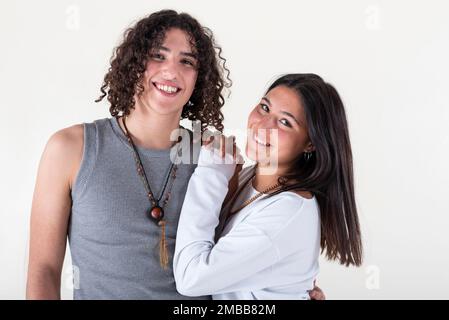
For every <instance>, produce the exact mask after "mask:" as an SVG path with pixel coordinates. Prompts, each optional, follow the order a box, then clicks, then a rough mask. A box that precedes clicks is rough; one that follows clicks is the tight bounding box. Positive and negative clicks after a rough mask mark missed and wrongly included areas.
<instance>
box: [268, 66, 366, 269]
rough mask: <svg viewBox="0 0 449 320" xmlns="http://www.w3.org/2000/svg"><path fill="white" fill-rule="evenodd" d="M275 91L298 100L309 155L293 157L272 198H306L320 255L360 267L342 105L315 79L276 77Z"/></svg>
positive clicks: (330, 89)
mask: <svg viewBox="0 0 449 320" xmlns="http://www.w3.org/2000/svg"><path fill="white" fill-rule="evenodd" d="M278 86H285V87H288V88H290V89H292V90H294V91H295V92H296V93H297V94H298V96H299V97H300V99H301V101H302V104H303V107H304V112H305V116H306V121H307V126H308V134H309V138H310V140H311V143H312V144H313V146H314V147H315V150H314V151H313V152H312V154H311V155H305V154H304V153H302V154H300V155H299V156H298V158H297V159H296V162H295V164H294V165H293V166H292V168H291V169H290V172H288V174H286V175H285V176H283V177H281V178H280V182H281V183H282V184H283V188H282V189H281V190H280V191H277V192H276V193H274V194H277V193H279V192H282V191H286V190H298V191H309V192H312V193H313V194H314V195H315V197H316V199H317V201H318V204H319V208H320V217H321V249H322V251H324V250H325V251H326V257H327V258H328V259H330V260H338V261H339V262H340V263H341V264H344V265H346V266H349V265H350V264H352V265H356V266H360V265H361V263H362V240H361V232H360V225H359V219H358V216H357V208H356V204H355V197H354V178H353V166H352V151H351V143H350V140H349V132H348V123H347V120H346V113H345V108H344V106H343V102H342V100H341V98H340V96H339V94H338V92H337V91H336V90H335V88H334V87H333V86H332V85H330V84H329V83H326V82H325V81H324V80H323V79H322V78H321V77H319V76H318V75H316V74H288V75H285V76H282V77H281V78H279V79H277V80H276V81H275V82H274V83H273V84H272V85H271V86H270V87H269V89H268V90H267V92H268V91H270V90H272V89H273V88H275V87H278ZM285 181H287V182H285ZM274 194H273V195H274Z"/></svg>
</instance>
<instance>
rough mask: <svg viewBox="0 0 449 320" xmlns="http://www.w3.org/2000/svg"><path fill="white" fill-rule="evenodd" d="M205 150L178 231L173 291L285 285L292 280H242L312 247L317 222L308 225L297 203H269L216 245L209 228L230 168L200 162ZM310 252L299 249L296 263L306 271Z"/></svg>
mask: <svg viewBox="0 0 449 320" xmlns="http://www.w3.org/2000/svg"><path fill="white" fill-rule="evenodd" d="M204 151H205V150H203V149H202V150H201V154H200V161H199V164H198V167H197V168H196V170H195V172H194V174H193V175H192V177H191V179H190V182H189V186H188V190H187V194H186V198H185V200H184V204H183V208H182V211H181V217H180V221H179V226H178V234H177V239H176V250H175V258H174V274H175V280H176V286H177V289H178V291H179V292H180V293H181V294H183V295H187V296H199V295H208V294H219V293H225V292H234V291H241V290H257V289H262V288H265V287H267V286H270V285H279V284H281V283H282V282H283V284H288V283H290V282H291V279H288V278H282V277H281V278H277V279H273V278H269V277H268V278H267V277H265V278H262V277H261V278H260V279H257V281H255V282H254V283H248V282H247V281H245V280H246V279H248V278H249V277H250V276H255V275H256V274H257V273H258V272H259V271H261V270H264V269H266V268H268V267H270V266H272V265H273V264H275V263H277V262H278V261H279V259H281V258H282V257H285V256H287V255H289V254H291V253H292V252H295V251H298V250H301V246H302V244H301V242H302V243H303V244H304V243H305V244H307V243H311V241H310V237H314V234H313V232H314V231H316V230H308V231H307V228H309V227H310V226H311V225H312V224H313V223H316V221H308V220H307V219H310V217H309V216H308V215H302V213H301V210H302V207H301V206H300V207H298V202H297V201H298V200H297V199H290V201H291V203H289V202H288V201H289V199H287V200H286V201H287V203H286V202H285V201H284V202H283V203H282V204H280V203H278V202H273V203H272V205H269V206H267V207H266V208H264V211H263V213H262V214H258V215H256V216H257V217H254V218H252V219H251V222H250V223H244V222H242V223H239V225H238V226H236V227H235V228H234V229H233V230H232V231H231V232H229V233H228V234H227V235H225V236H224V237H222V238H220V239H219V241H218V242H217V243H215V242H214V239H213V236H214V229H215V227H216V225H217V224H218V217H219V213H220V208H221V205H222V201H223V199H224V197H225V195H226V192H227V190H228V179H229V178H230V176H231V175H232V172H233V171H232V170H233V167H226V166H227V165H217V164H204V163H202V160H204V159H205V158H207V154H208V153H207V152H204ZM201 159H202V160H201ZM286 204H287V206H286ZM286 207H287V208H288V207H290V209H286ZM298 218H299V219H298ZM311 219H313V218H311ZM293 220H295V221H294V222H293V223H292V221H293ZM299 220H302V221H301V223H298V221H299ZM301 225H302V226H304V227H301ZM318 225H319V224H318ZM267 226H268V229H267ZM318 227H319V226H318ZM303 229H305V230H303ZM292 230H295V232H296V235H297V236H295V239H292ZM305 247H307V245H305ZM312 251H313V250H312ZM312 251H310V252H309V251H307V249H305V250H304V258H303V259H302V260H303V262H299V264H303V268H304V270H311V268H310V262H311V261H313V260H315V257H314V256H313V252H312ZM301 267H302V266H301V265H298V268H301ZM312 273H313V272H312ZM312 273H308V272H307V271H305V272H304V277H305V278H307V277H310V280H311V283H312V281H313V277H314V276H316V274H315V273H313V274H312ZM297 280H298V281H301V280H302V279H297ZM309 289H311V288H309Z"/></svg>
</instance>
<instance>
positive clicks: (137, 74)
mask: <svg viewBox="0 0 449 320" xmlns="http://www.w3.org/2000/svg"><path fill="white" fill-rule="evenodd" d="M172 28H178V29H181V30H183V31H184V32H186V33H187V34H188V35H189V37H190V41H191V44H192V49H194V50H195V51H196V54H197V59H198V77H197V80H196V84H195V89H194V90H193V93H192V96H191V97H190V101H189V102H190V103H187V104H186V105H185V106H184V108H183V110H182V114H181V119H186V118H187V119H189V120H192V121H194V120H199V121H201V128H202V130H204V129H205V128H206V127H207V126H214V127H215V128H216V129H217V130H218V131H223V123H222V122H223V114H222V112H221V108H222V107H223V105H224V102H225V101H224V97H223V89H224V88H225V87H226V88H229V87H230V86H231V84H232V82H231V80H230V79H229V70H228V69H227V67H226V65H225V64H226V59H225V58H223V57H222V56H221V48H220V47H219V46H217V45H216V44H215V40H214V37H213V34H212V31H211V30H210V29H208V28H206V27H203V26H202V25H201V24H200V23H199V22H198V21H197V20H196V19H195V18H193V17H192V16H190V15H189V14H187V13H177V12H176V11H174V10H161V11H158V12H155V13H152V14H151V15H149V16H148V17H146V18H143V19H141V20H140V21H138V22H137V23H136V24H135V25H134V26H133V27H131V28H129V29H127V30H126V31H125V35H124V40H123V42H122V43H121V44H120V45H119V46H118V47H117V48H115V50H114V53H113V55H112V57H111V66H110V68H109V70H108V72H107V74H106V75H105V76H104V82H103V85H102V86H101V89H100V91H101V95H100V97H99V98H98V99H97V100H96V102H100V101H101V100H103V98H105V97H107V99H108V101H109V103H110V108H109V111H110V113H111V115H112V116H113V117H116V116H118V115H119V114H122V115H128V114H129V113H130V109H132V108H134V104H135V101H134V94H135V93H136V92H137V93H139V94H140V93H142V92H143V90H144V88H143V86H142V84H141V80H142V77H143V74H144V72H145V69H146V65H147V61H148V59H149V57H150V53H151V52H152V51H153V50H154V49H156V48H158V47H159V46H160V45H161V44H162V42H163V40H164V38H165V33H166V32H167V31H168V30H170V29H172Z"/></svg>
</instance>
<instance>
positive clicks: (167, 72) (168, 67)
mask: <svg viewBox="0 0 449 320" xmlns="http://www.w3.org/2000/svg"><path fill="white" fill-rule="evenodd" d="M177 76H178V67H177V65H176V63H175V62H174V61H171V60H166V61H165V63H164V65H163V66H162V77H163V78H164V79H166V80H174V79H176V78H177Z"/></svg>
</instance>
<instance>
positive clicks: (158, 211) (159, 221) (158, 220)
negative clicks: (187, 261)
mask: <svg viewBox="0 0 449 320" xmlns="http://www.w3.org/2000/svg"><path fill="white" fill-rule="evenodd" d="M125 118H126V117H125V116H123V117H122V121H123V127H124V128H125V130H124V134H125V136H126V139H127V141H128V143H129V144H130V146H131V149H132V151H133V156H134V161H135V163H136V169H137V174H138V176H139V177H140V179H141V180H142V183H143V186H144V188H145V191H146V193H147V196H148V199H149V201H150V205H151V206H150V208H149V209H148V210H147V212H146V215H147V216H148V218H149V219H150V220H152V221H153V222H154V223H155V224H156V225H158V226H160V227H161V229H162V231H161V240H160V243H159V244H160V262H161V266H162V267H163V268H164V269H166V268H167V266H168V252H167V245H166V241H165V224H166V222H165V220H164V214H165V212H164V209H165V206H166V205H167V203H168V200H169V199H170V196H171V190H172V187H173V183H174V181H175V179H176V171H177V169H178V166H177V165H176V164H175V163H177V161H176V160H177V159H175V161H174V162H171V164H170V167H169V168H168V172H167V174H166V177H165V182H164V185H163V187H162V191H161V194H160V195H159V197H158V198H156V197H155V196H154V194H153V192H152V191H151V187H150V184H149V182H148V178H147V175H146V172H145V169H144V167H143V165H142V160H141V159H140V156H139V152H138V151H137V148H136V145H135V144H134V141H133V139H132V138H131V135H130V133H129V130H128V128H127V126H126V122H125ZM117 122H118V118H117ZM180 141H181V137H179V139H178V141H177V144H178V147H177V150H176V158H177V157H178V155H179V148H180V145H181V144H180V143H179V142H180ZM167 187H168V189H167ZM165 190H167V192H165ZM165 193H167V195H166V197H165V199H164V200H163V201H162V197H163V196H164V194H165Z"/></svg>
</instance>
